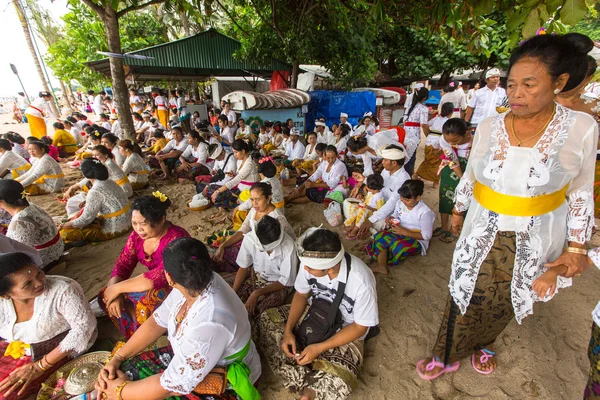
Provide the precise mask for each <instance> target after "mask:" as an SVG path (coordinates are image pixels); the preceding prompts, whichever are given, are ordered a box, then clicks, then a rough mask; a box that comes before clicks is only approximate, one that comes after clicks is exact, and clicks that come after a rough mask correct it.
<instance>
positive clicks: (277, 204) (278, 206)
mask: <svg viewBox="0 0 600 400" xmlns="http://www.w3.org/2000/svg"><path fill="white" fill-rule="evenodd" d="M273 205H274V206H275V208H283V207H284V206H285V201H280V202H279V203H273Z"/></svg>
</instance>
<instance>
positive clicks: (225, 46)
mask: <svg viewBox="0 0 600 400" xmlns="http://www.w3.org/2000/svg"><path fill="white" fill-rule="evenodd" d="M240 48H241V43H240V42H238V41H237V40H235V39H233V38H230V37H229V36H226V35H224V34H222V33H220V32H218V31H217V30H215V29H212V28H211V29H209V30H207V31H204V32H201V33H198V34H196V35H194V36H189V37H187V38H184V39H180V40H176V41H174V42H169V43H164V44H160V45H158V46H153V47H148V48H145V49H142V50H137V51H132V52H130V53H126V54H125V57H124V59H123V62H124V64H125V65H126V66H127V67H129V72H130V73H133V74H134V75H135V76H136V79H137V80H160V79H165V78H166V77H169V78H173V79H186V78H187V79H197V78H200V77H211V76H253V75H260V76H270V75H271V74H272V73H273V71H290V70H291V69H292V67H291V66H290V65H289V64H286V63H284V62H281V61H279V60H277V59H274V58H272V59H271V61H270V63H268V64H267V65H259V64H256V63H253V62H251V61H245V60H237V59H234V58H233V54H234V53H235V52H236V51H237V50H239V49H240ZM133 54H140V55H144V56H149V57H153V59H151V60H139V59H136V58H132V57H128V56H127V55H133ZM86 65H87V66H88V67H90V68H92V69H95V70H96V71H98V72H100V73H102V74H104V75H107V76H110V65H109V59H108V58H106V59H103V60H98V61H91V62H87V63H86Z"/></svg>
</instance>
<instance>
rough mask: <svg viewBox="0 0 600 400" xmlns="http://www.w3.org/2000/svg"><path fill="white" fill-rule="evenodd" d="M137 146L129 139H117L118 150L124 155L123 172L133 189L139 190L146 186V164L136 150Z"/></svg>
mask: <svg viewBox="0 0 600 400" xmlns="http://www.w3.org/2000/svg"><path fill="white" fill-rule="evenodd" d="M136 150H139V147H138V146H137V145H136V144H135V143H133V141H131V140H119V152H120V153H121V155H122V156H123V157H125V162H124V163H123V167H121V169H122V170H123V173H124V174H125V175H126V176H127V179H129V183H130V184H131V187H132V188H133V190H141V189H144V188H145V187H146V186H148V174H149V171H148V166H147V165H146V163H145V162H144V159H143V158H142V156H141V155H140V154H139V153H138V152H137V151H136Z"/></svg>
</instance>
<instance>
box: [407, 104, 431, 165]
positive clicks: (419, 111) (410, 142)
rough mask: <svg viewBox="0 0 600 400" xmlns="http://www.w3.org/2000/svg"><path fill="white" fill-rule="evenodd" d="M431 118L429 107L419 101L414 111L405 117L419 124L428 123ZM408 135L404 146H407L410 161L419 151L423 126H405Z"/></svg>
mask: <svg viewBox="0 0 600 400" xmlns="http://www.w3.org/2000/svg"><path fill="white" fill-rule="evenodd" d="M428 120H429V109H428V108H427V107H426V106H425V105H424V104H423V103H418V104H417V105H415V108H413V110H412V112H411V113H410V115H409V116H408V118H406V119H405V122H415V123H418V124H419V125H427V121H428ZM404 130H405V131H406V136H405V137H404V147H406V152H407V153H408V154H407V155H406V162H408V161H409V160H410V159H411V158H412V156H413V155H414V154H415V152H416V151H417V147H419V143H421V126H406V125H405V126H404Z"/></svg>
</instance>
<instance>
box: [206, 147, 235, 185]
mask: <svg viewBox="0 0 600 400" xmlns="http://www.w3.org/2000/svg"><path fill="white" fill-rule="evenodd" d="M231 156H233V153H229V154H228V155H227V158H226V159H225V164H223V166H224V167H223V168H226V167H227V163H228V162H229V159H230V158H231ZM223 179H225V172H223V170H222V169H220V170H218V171H217V172H216V173H215V174H214V175H213V177H212V178H210V183H215V182H220V181H222V180H223Z"/></svg>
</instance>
